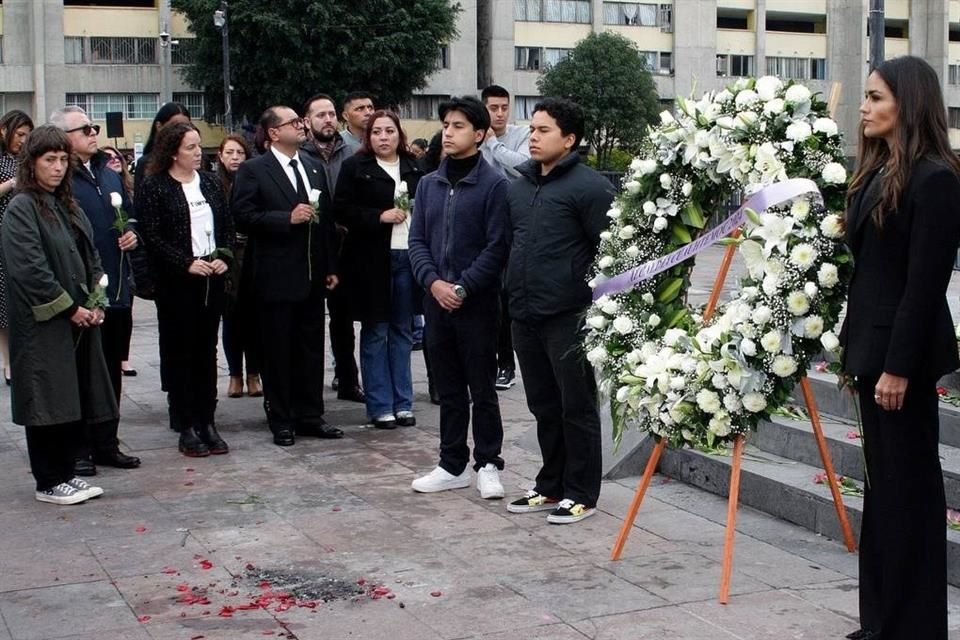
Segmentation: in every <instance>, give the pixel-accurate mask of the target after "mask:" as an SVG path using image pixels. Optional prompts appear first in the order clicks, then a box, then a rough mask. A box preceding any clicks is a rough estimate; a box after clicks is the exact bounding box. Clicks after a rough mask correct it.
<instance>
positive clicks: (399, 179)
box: [334, 111, 422, 429]
mask: <svg viewBox="0 0 960 640" xmlns="http://www.w3.org/2000/svg"><path fill="white" fill-rule="evenodd" d="M421 175H422V172H421V170H420V168H419V167H418V166H417V163H416V160H415V159H414V158H413V157H412V156H411V155H409V153H408V152H407V141H406V137H405V136H404V133H403V129H402V128H401V127H400V119H399V117H397V115H396V114H395V113H393V112H392V111H377V112H376V113H374V114H373V115H372V116H371V117H370V120H369V124H368V125H367V129H366V131H365V133H364V143H363V147H362V148H361V149H360V151H358V152H357V153H356V155H354V156H352V157H350V158H348V159H347V160H346V161H345V162H344V163H343V167H342V168H341V169H340V176H339V178H338V180H337V188H336V191H335V193H336V200H335V202H334V211H335V215H336V217H337V222H339V223H340V224H342V225H344V226H345V227H346V228H347V237H346V241H345V243H344V247H343V256H342V259H341V261H342V264H341V272H342V280H343V283H344V286H346V287H347V297H348V299H349V301H350V308H351V313H352V314H353V318H354V319H355V320H359V321H360V322H361V330H360V372H361V375H362V376H363V388H364V391H365V392H366V396H367V398H366V404H367V414H368V415H369V417H370V419H371V420H372V421H373V424H374V425H375V426H376V427H379V428H381V429H393V428H395V427H396V426H397V425H400V426H413V425H414V424H416V420H415V418H414V416H413V382H412V379H411V374H410V352H411V350H412V348H413V316H414V315H415V314H416V313H417V311H416V304H417V302H416V300H417V298H418V296H417V293H416V291H417V286H416V283H415V281H414V279H413V273H412V271H411V269H410V258H409V255H408V253H407V235H408V233H409V229H410V213H411V210H412V207H411V206H409V205H408V204H407V205H404V203H403V202H402V200H404V198H405V199H407V200H409V201H410V202H412V201H413V199H414V194H415V193H416V190H417V183H418V182H419V181H420V176H421ZM398 204H401V205H404V206H405V207H406V208H404V206H398Z"/></svg>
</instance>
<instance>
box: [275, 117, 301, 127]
mask: <svg viewBox="0 0 960 640" xmlns="http://www.w3.org/2000/svg"><path fill="white" fill-rule="evenodd" d="M287 125H293V128H294V129H303V118H301V117H300V116H297V117H296V118H293V119H291V120H287V121H286V122H281V123H280V124H278V125H277V126H275V127H271V128H272V129H283V128H284V127H286V126H287Z"/></svg>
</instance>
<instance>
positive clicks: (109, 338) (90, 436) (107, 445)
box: [76, 307, 133, 458]
mask: <svg viewBox="0 0 960 640" xmlns="http://www.w3.org/2000/svg"><path fill="white" fill-rule="evenodd" d="M132 330H133V309H131V308H129V307H128V308H125V309H124V308H118V307H109V308H107V309H105V310H104V316H103V324H102V325H100V342H101V344H102V346H103V358H104V360H106V361H107V371H109V373H110V384H111V386H112V387H113V396H114V398H115V399H116V401H117V406H118V407H119V406H120V396H121V395H122V393H123V371H122V370H121V364H122V363H123V361H124V359H126V355H125V353H126V352H127V350H128V349H129V346H130V332H131V331H132ZM119 426H120V420H119V419H118V420H108V421H107V422H100V423H97V424H84V425H83V428H82V429H81V431H80V438H79V440H78V441H77V447H76V453H77V457H79V458H89V457H91V456H92V455H94V454H109V453H114V452H115V451H117V450H118V449H119V447H120V441H119V440H118V438H117V431H118V429H119Z"/></svg>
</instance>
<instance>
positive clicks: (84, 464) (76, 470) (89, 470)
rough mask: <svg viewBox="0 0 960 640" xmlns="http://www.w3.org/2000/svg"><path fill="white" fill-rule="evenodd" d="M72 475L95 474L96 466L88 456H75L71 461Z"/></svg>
mask: <svg viewBox="0 0 960 640" xmlns="http://www.w3.org/2000/svg"><path fill="white" fill-rule="evenodd" d="M73 475H75V476H95V475H97V467H96V466H94V464H93V460H91V459H90V458H77V459H76V460H74V461H73Z"/></svg>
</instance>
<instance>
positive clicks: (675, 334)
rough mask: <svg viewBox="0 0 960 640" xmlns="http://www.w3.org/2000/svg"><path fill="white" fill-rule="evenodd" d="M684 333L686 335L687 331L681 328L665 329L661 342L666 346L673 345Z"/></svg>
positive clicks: (675, 344)
mask: <svg viewBox="0 0 960 640" xmlns="http://www.w3.org/2000/svg"><path fill="white" fill-rule="evenodd" d="M685 335H687V332H686V331H684V330H683V329H667V331H666V333H664V334H663V342H664V344H666V345H667V346H668V347H675V346H677V342H679V340H680V338H682V337H683V336H685Z"/></svg>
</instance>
